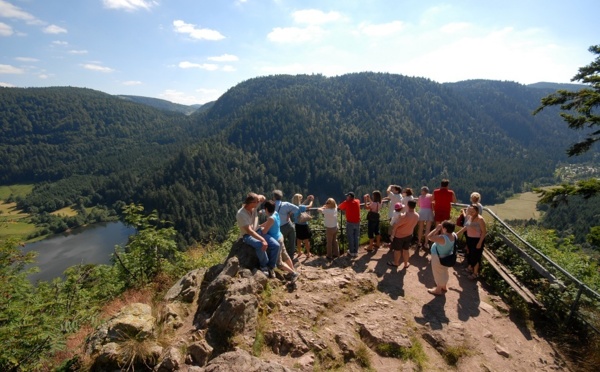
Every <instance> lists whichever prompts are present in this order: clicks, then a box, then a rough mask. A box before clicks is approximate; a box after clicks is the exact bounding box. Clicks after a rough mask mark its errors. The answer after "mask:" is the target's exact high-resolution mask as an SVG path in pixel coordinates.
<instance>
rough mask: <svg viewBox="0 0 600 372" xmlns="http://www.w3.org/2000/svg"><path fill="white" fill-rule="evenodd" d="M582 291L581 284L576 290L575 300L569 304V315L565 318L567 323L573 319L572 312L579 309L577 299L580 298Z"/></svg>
mask: <svg viewBox="0 0 600 372" xmlns="http://www.w3.org/2000/svg"><path fill="white" fill-rule="evenodd" d="M582 293H583V286H582V285H580V286H579V290H578V291H577V296H575V301H574V302H573V303H572V304H571V311H570V312H569V317H568V318H567V323H570V322H571V320H573V314H575V312H576V311H577V310H578V309H579V299H580V298H581V294H582Z"/></svg>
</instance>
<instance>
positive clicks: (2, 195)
mask: <svg viewBox="0 0 600 372" xmlns="http://www.w3.org/2000/svg"><path fill="white" fill-rule="evenodd" d="M32 189H33V185H10V186H0V200H6V198H8V197H9V196H10V195H11V194H12V195H14V196H25V195H27V194H29V193H30V192H31V190H32Z"/></svg>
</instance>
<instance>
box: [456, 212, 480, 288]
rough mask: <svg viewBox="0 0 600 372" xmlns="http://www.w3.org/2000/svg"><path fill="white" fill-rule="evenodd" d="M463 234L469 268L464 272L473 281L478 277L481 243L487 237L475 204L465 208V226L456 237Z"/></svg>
mask: <svg viewBox="0 0 600 372" xmlns="http://www.w3.org/2000/svg"><path fill="white" fill-rule="evenodd" d="M463 232H466V233H467V249H468V251H467V262H468V263H469V266H468V267H467V269H466V270H467V272H468V273H469V274H470V275H469V279H471V280H475V279H477V278H478V277H479V267H480V266H481V256H482V255H483V242H484V240H485V236H486V235H487V228H486V225H485V220H484V219H483V217H481V216H480V215H479V207H478V206H477V205H476V204H471V206H470V207H469V208H467V218H466V219H465V226H464V227H463V228H462V229H460V231H459V232H458V235H459V236H460V235H461V234H462V233H463Z"/></svg>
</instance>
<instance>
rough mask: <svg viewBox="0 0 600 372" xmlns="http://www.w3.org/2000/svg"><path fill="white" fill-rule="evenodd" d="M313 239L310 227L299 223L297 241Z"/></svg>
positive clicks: (297, 225)
mask: <svg viewBox="0 0 600 372" xmlns="http://www.w3.org/2000/svg"><path fill="white" fill-rule="evenodd" d="M310 238H312V232H311V231H310V228H309V227H308V225H301V224H299V223H297V224H296V239H297V240H307V239H310Z"/></svg>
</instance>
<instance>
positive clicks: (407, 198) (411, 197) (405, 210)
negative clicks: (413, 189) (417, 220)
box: [402, 195, 415, 213]
mask: <svg viewBox="0 0 600 372" xmlns="http://www.w3.org/2000/svg"><path fill="white" fill-rule="evenodd" d="M409 200H415V197H414V196H412V195H409V196H405V197H403V198H402V204H404V208H402V213H406V212H408V201H409Z"/></svg>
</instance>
